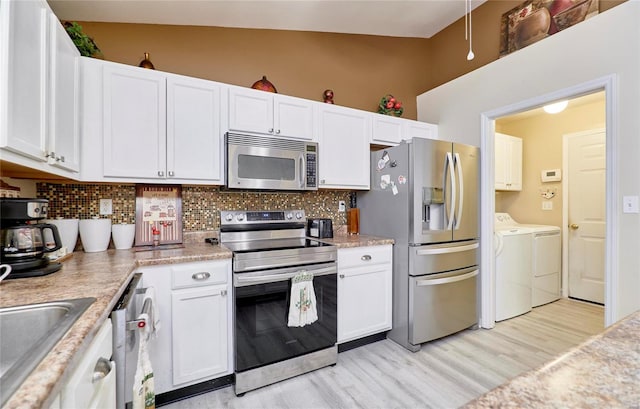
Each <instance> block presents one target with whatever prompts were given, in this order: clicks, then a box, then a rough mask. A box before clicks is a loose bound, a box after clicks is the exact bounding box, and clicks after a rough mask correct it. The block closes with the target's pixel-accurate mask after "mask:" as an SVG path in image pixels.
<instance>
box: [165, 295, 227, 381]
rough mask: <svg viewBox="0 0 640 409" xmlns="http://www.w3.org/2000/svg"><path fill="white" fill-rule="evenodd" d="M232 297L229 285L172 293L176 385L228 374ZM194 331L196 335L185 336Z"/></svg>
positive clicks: (173, 354) (173, 357) (174, 375)
mask: <svg viewBox="0 0 640 409" xmlns="http://www.w3.org/2000/svg"><path fill="white" fill-rule="evenodd" d="M230 298H231V294H228V293H227V284H222V285H214V286H206V287H197V288H189V289H185V290H176V291H174V292H173V293H172V294H171V309H172V311H171V322H172V329H171V337H172V338H173V348H172V362H173V384H174V385H181V384H183V383H186V382H190V381H196V380H198V379H202V378H205V377H207V376H209V375H215V374H220V373H225V372H226V371H227V368H228V366H227V361H228V353H229V344H228V342H227V314H228V312H229V309H228V308H227V299H230ZM203 316H205V317H206V319H205V318H203ZM194 332H197V336H185V334H192V333H194ZM212 345H215V346H216V347H215V348H212V347H211V346H212Z"/></svg>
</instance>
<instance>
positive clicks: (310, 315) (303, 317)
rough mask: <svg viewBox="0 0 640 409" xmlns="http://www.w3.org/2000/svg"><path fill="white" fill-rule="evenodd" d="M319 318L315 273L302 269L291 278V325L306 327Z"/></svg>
mask: <svg viewBox="0 0 640 409" xmlns="http://www.w3.org/2000/svg"><path fill="white" fill-rule="evenodd" d="M317 320H318V311H317V309H316V293H315V291H314V290H313V274H311V273H308V272H306V271H302V272H300V273H298V274H296V275H295V276H294V277H293V278H292V279H291V302H290V304H289V326H290V327H304V326H305V325H307V324H312V323H314V322H316V321H317Z"/></svg>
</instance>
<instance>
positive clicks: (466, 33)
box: [464, 0, 475, 61]
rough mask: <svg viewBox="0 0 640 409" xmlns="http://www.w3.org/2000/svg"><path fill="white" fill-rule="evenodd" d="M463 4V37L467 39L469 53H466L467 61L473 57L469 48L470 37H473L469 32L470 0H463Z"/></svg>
mask: <svg viewBox="0 0 640 409" xmlns="http://www.w3.org/2000/svg"><path fill="white" fill-rule="evenodd" d="M464 6H465V11H464V39H465V40H467V39H468V40H469V53H468V54H467V61H471V60H473V57H475V55H474V54H473V50H472V49H471V38H472V37H473V34H472V33H471V0H465V2H464ZM467 22H468V24H467Z"/></svg>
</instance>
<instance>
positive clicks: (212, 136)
mask: <svg viewBox="0 0 640 409" xmlns="http://www.w3.org/2000/svg"><path fill="white" fill-rule="evenodd" d="M220 92H221V87H220V86H219V85H218V84H216V83H213V82H211V81H205V80H200V79H196V78H189V77H182V76H169V77H168V78H167V176H168V177H169V178H179V179H190V180H207V181H218V182H220V183H223V181H224V176H223V174H224V160H223V158H224V150H223V148H224V138H222V134H221V132H222V130H221V127H220Z"/></svg>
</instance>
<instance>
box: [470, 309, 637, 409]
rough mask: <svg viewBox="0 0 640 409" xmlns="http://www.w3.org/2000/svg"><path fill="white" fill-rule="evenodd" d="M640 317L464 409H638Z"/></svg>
mask: <svg viewBox="0 0 640 409" xmlns="http://www.w3.org/2000/svg"><path fill="white" fill-rule="evenodd" d="M639 340H640V311H638V312H636V313H634V314H631V315H630V316H628V317H626V318H625V319H623V320H621V321H618V322H617V323H615V324H614V325H612V326H610V327H609V328H607V329H606V330H605V331H604V332H602V333H601V334H599V335H596V336H594V337H592V338H590V339H589V340H587V341H586V342H584V343H583V344H581V345H579V346H577V347H575V348H573V349H572V350H570V351H569V352H567V353H565V354H564V355H562V356H560V357H558V358H557V359H555V360H553V361H551V362H549V363H548V364H546V365H544V366H542V367H540V368H538V369H536V370H532V371H529V372H526V373H524V374H523V375H520V376H518V377H516V378H514V379H513V380H511V381H509V382H507V383H505V384H503V385H500V386H498V387H497V388H495V389H493V390H491V391H489V392H487V393H486V394H485V395H483V396H481V397H479V398H478V399H475V400H473V401H471V402H469V403H468V404H466V405H465V406H464V407H465V408H569V407H572V408H637V407H639V406H640V342H639Z"/></svg>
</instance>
